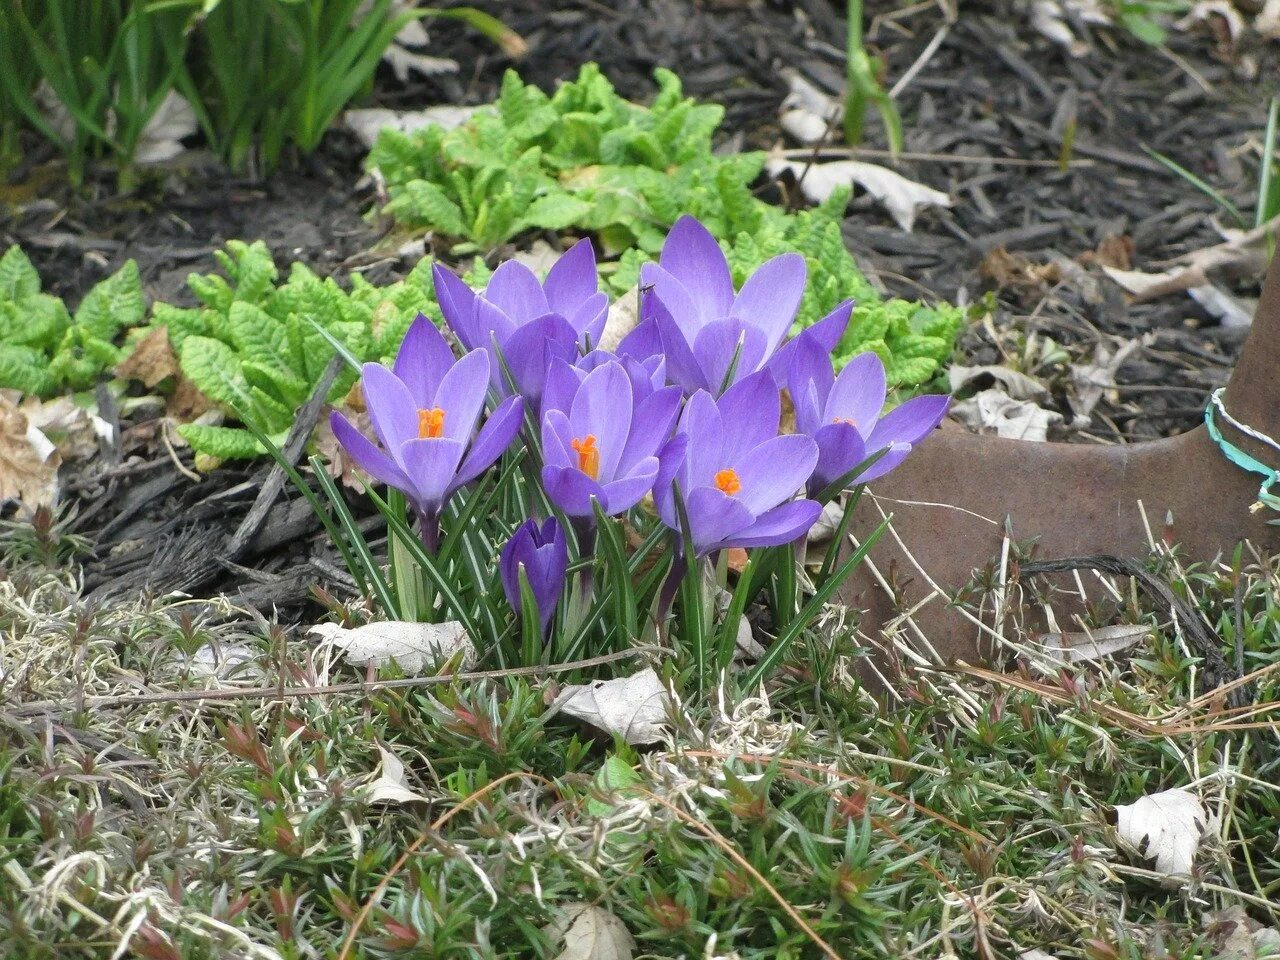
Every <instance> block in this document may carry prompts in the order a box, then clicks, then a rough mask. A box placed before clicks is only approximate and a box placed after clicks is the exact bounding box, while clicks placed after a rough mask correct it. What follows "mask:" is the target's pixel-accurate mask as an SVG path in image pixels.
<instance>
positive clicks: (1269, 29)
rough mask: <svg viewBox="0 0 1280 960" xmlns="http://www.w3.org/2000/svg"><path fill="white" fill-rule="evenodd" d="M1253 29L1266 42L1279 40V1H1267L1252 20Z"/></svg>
mask: <svg viewBox="0 0 1280 960" xmlns="http://www.w3.org/2000/svg"><path fill="white" fill-rule="evenodd" d="M1253 29H1255V30H1257V31H1258V33H1259V34H1261V35H1262V36H1263V37H1265V38H1266V39H1268V40H1280V0H1267V2H1266V3H1264V4H1263V5H1262V9H1261V10H1260V11H1258V15H1257V16H1256V17H1254V19H1253Z"/></svg>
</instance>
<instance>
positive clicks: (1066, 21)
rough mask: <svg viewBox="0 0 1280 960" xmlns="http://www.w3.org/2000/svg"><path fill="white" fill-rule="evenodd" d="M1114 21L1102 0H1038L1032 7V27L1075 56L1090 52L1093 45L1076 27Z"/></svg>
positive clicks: (1099, 24)
mask: <svg viewBox="0 0 1280 960" xmlns="http://www.w3.org/2000/svg"><path fill="white" fill-rule="evenodd" d="M1111 22H1112V21H1111V14H1110V13H1108V12H1107V10H1106V8H1104V7H1103V6H1102V4H1100V3H1098V0H1035V2H1034V3H1032V4H1031V26H1032V28H1033V29H1034V30H1035V31H1036V32H1037V33H1039V34H1040V35H1041V36H1042V37H1045V38H1046V39H1048V40H1051V41H1052V42H1053V43H1056V44H1057V45H1058V46H1060V47H1062V48H1063V49H1064V50H1066V51H1067V52H1068V53H1070V54H1071V56H1073V57H1083V56H1085V55H1086V54H1087V53H1088V52H1089V45H1088V44H1087V43H1086V42H1085V41H1084V40H1083V39H1082V38H1081V37H1080V36H1079V35H1078V34H1077V33H1076V24H1081V25H1090V24H1092V25H1094V26H1109V25H1110V24H1111Z"/></svg>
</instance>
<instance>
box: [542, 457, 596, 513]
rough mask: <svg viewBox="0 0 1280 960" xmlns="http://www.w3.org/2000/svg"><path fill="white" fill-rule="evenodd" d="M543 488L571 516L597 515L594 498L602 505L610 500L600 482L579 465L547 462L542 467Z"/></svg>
mask: <svg viewBox="0 0 1280 960" xmlns="http://www.w3.org/2000/svg"><path fill="white" fill-rule="evenodd" d="M542 488H543V489H544V490H546V491H547V496H548V497H550V498H551V502H552V503H554V504H555V505H556V506H557V507H559V508H560V509H561V510H563V511H564V512H565V513H567V514H568V515H569V516H571V517H592V516H595V510H594V509H593V508H592V506H591V500H592V498H593V497H594V498H595V499H596V500H597V501H598V502H599V503H600V505H601V506H604V505H605V503H606V502H607V500H608V498H607V497H606V496H605V493H604V490H603V489H602V488H601V487H600V484H598V483H596V482H595V481H594V480H592V479H591V478H590V477H588V476H587V475H586V474H585V473H583V472H582V471H581V470H579V469H578V468H577V467H557V466H554V465H553V464H547V465H546V466H545V467H543V468H542Z"/></svg>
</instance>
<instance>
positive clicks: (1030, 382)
mask: <svg viewBox="0 0 1280 960" xmlns="http://www.w3.org/2000/svg"><path fill="white" fill-rule="evenodd" d="M947 377H948V382H949V385H950V387H951V392H952V393H960V392H961V391H963V390H967V389H969V388H970V387H980V388H982V389H989V388H990V386H991V385H992V384H997V385H999V386H1000V387H1001V388H1002V389H1003V390H1004V392H1005V393H1006V394H1008V395H1009V396H1010V397H1012V398H1013V399H1014V400H1039V399H1043V398H1044V397H1047V396H1048V395H1049V388H1048V387H1046V386H1045V385H1044V384H1043V383H1041V382H1040V381H1039V380H1037V379H1035V378H1034V377H1029V376H1027V375H1026V374H1025V373H1022V372H1021V371H1018V370H1014V369H1013V368H1012V367H1001V366H995V365H988V366H977V367H966V366H965V365H964V364H952V365H951V366H950V367H949V368H948V369H947Z"/></svg>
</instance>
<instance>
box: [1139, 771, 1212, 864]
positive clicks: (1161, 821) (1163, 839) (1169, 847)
mask: <svg viewBox="0 0 1280 960" xmlns="http://www.w3.org/2000/svg"><path fill="white" fill-rule="evenodd" d="M1116 819H1117V822H1116V832H1117V833H1118V834H1119V836H1120V840H1121V841H1122V842H1123V843H1124V844H1126V845H1127V846H1129V847H1130V848H1132V849H1133V850H1134V851H1135V852H1136V853H1137V854H1138V855H1139V856H1141V857H1143V858H1145V859H1147V860H1154V861H1155V869H1156V872H1157V873H1161V874H1164V875H1165V876H1166V877H1170V878H1173V877H1185V876H1189V875H1190V873H1191V865H1192V863H1193V862H1194V861H1195V856H1196V851H1197V850H1199V849H1200V843H1201V841H1202V840H1203V839H1204V836H1205V833H1206V832H1207V831H1208V829H1209V815H1208V814H1207V813H1206V812H1205V809H1204V805H1203V804H1202V803H1201V802H1200V798H1199V797H1197V796H1196V795H1195V794H1194V793H1191V792H1190V791H1189V790H1182V789H1173V790H1164V791H1162V792H1160V793H1153V794H1150V795H1149V796H1145V797H1139V798H1138V799H1137V800H1135V801H1134V802H1133V803H1127V804H1122V805H1120V806H1117V807H1116Z"/></svg>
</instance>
